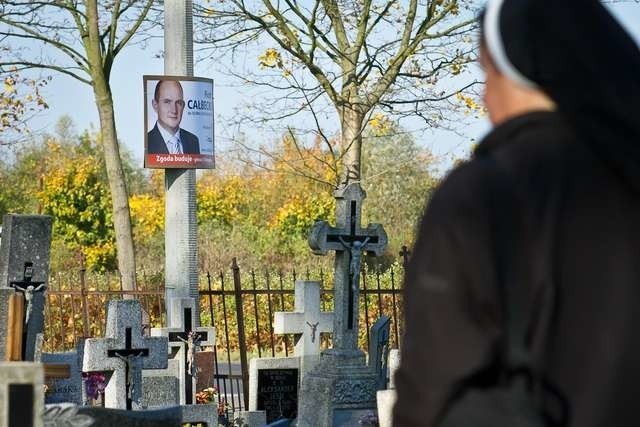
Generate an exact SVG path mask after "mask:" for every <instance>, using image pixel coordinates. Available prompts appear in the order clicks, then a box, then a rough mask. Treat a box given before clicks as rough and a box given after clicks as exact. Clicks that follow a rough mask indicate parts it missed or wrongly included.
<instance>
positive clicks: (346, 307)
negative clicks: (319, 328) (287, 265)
mask: <svg viewBox="0 0 640 427" xmlns="http://www.w3.org/2000/svg"><path fill="white" fill-rule="evenodd" d="M334 195H335V198H336V226H335V227H332V226H330V225H329V224H328V223H327V222H326V221H318V222H316V223H315V224H314V226H313V228H312V230H311V233H310V234H309V246H310V247H311V249H312V250H313V253H315V254H316V255H326V254H327V252H328V251H330V250H333V251H336V258H335V273H334V293H335V296H334V303H335V316H336V317H335V321H334V322H335V324H334V338H333V343H334V349H339V350H344V351H346V352H357V351H358V340H357V335H358V331H357V329H358V307H359V306H358V294H359V292H360V290H359V277H360V266H361V263H362V255H363V252H367V253H369V254H374V255H376V256H380V255H382V253H383V251H384V249H385V247H386V245H387V234H386V232H385V231H384V228H383V227H382V225H380V224H369V225H368V226H367V227H366V228H363V227H361V226H360V220H361V209H362V202H363V200H364V198H365V193H364V191H363V190H362V188H361V187H360V184H359V183H357V182H354V183H351V184H349V185H347V186H346V187H343V188H340V189H338V190H336V192H335V193H334Z"/></svg>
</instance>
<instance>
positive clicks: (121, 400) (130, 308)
mask: <svg viewBox="0 0 640 427" xmlns="http://www.w3.org/2000/svg"><path fill="white" fill-rule="evenodd" d="M105 335H106V337H105V338H88V339H86V340H85V342H84V357H83V361H82V371H83V372H95V371H112V372H113V374H112V375H111V378H110V379H109V382H108V384H107V386H106V389H105V393H104V399H105V407H107V408H117V409H127V410H132V409H142V408H141V407H140V398H141V396H142V370H143V369H166V367H167V345H168V340H167V338H165V337H144V336H143V335H142V309H141V307H140V302H139V301H137V300H112V301H109V302H108V304H107V329H106V333H105Z"/></svg>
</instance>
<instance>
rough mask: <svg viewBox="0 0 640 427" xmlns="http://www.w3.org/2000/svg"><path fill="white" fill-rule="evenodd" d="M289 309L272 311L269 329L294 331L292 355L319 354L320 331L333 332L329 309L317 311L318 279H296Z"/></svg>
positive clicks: (290, 332) (285, 331)
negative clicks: (293, 300)
mask: <svg viewBox="0 0 640 427" xmlns="http://www.w3.org/2000/svg"><path fill="white" fill-rule="evenodd" d="M293 310H294V311H293V312H282V311H278V312H276V313H274V316H273V332H274V333H275V334H294V335H295V343H296V346H295V353H294V354H295V355H296V356H299V357H306V356H320V334H321V333H324V332H333V313H327V312H321V311H320V282H312V281H306V280H296V290H295V303H294V309H293Z"/></svg>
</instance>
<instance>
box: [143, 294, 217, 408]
mask: <svg viewBox="0 0 640 427" xmlns="http://www.w3.org/2000/svg"><path fill="white" fill-rule="evenodd" d="M168 306H169V312H170V319H171V321H172V322H173V325H171V327H169V328H151V336H163V337H168V339H169V348H168V351H169V353H173V352H172V351H171V349H177V353H176V354H175V356H174V357H176V358H177V359H178V363H179V366H180V368H179V372H180V376H179V378H178V380H179V382H180V384H181V387H180V404H181V405H190V404H193V403H195V395H196V375H194V374H195V372H194V370H193V369H191V366H190V365H192V364H193V363H194V361H195V360H194V358H195V352H196V351H198V350H199V347H208V346H213V345H215V343H216V329H215V328H211V327H197V328H193V327H192V325H195V324H196V322H195V316H196V303H195V299H193V298H171V299H170V300H169V302H168ZM185 309H188V311H189V312H190V314H191V317H190V318H185V314H186V312H185ZM189 332H195V333H196V334H198V340H197V344H196V345H190V344H189V342H188V340H187V339H185V338H186V334H188V333H189ZM192 344H193V343H192ZM189 377H190V378H189Z"/></svg>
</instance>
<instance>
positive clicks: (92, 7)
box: [82, 0, 136, 298]
mask: <svg viewBox="0 0 640 427" xmlns="http://www.w3.org/2000/svg"><path fill="white" fill-rule="evenodd" d="M86 22H87V24H86V25H87V28H86V32H83V36H82V40H83V43H84V48H85V51H86V52H87V62H88V63H89V69H90V74H91V81H92V86H93V93H94V96H95V99H96V106H97V107H98V114H99V116H100V130H101V132H102V149H103V153H104V162H105V165H106V168H107V179H108V181H109V189H110V190H111V203H112V206H113V228H114V229H115V233H116V250H117V252H118V269H119V270H120V276H121V281H122V282H121V283H122V289H124V290H127V291H132V290H135V289H136V259H135V250H134V247H133V232H132V228H131V215H130V213H129V195H128V192H127V183H126V180H125V176H124V170H123V169H122V160H121V159H120V150H119V148H118V137H117V134H116V120H115V115H114V113H113V98H112V96H111V89H110V87H109V74H110V71H111V64H112V61H111V60H106V59H105V56H104V55H110V54H106V53H103V52H102V49H101V47H102V44H101V40H100V34H99V30H98V3H97V1H96V0H90V1H87V2H86ZM112 31H115V28H112ZM111 59H112V58H111ZM130 297H131V298H133V295H131V296H130Z"/></svg>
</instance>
